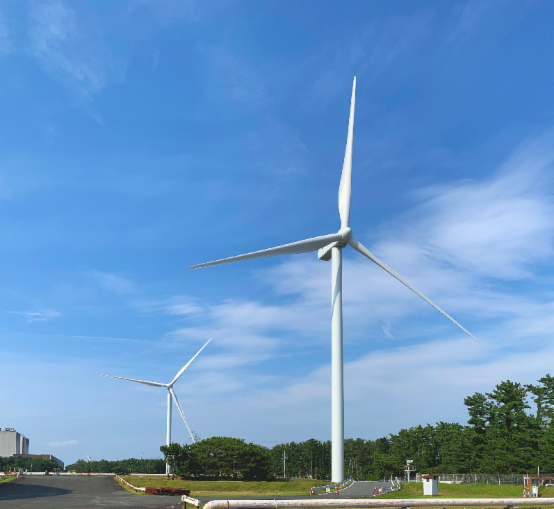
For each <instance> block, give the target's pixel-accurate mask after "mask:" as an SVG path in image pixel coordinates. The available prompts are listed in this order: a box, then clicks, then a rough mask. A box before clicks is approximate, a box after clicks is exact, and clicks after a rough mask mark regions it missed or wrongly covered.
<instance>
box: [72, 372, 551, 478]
mask: <svg viewBox="0 0 554 509" xmlns="http://www.w3.org/2000/svg"><path fill="white" fill-rule="evenodd" d="M531 403H534V407H533V411H531V410H532V409H531ZM464 404H465V406H466V407H467V409H468V413H469V419H468V422H467V424H466V425H462V424H458V423H448V422H438V423H436V424H435V425H434V426H433V425H430V424H427V425H425V426H421V425H420V426H415V427H412V428H409V429H402V430H400V431H399V432H398V433H396V434H390V435H389V436H387V437H382V438H378V439H376V440H363V439H361V438H358V439H347V440H345V444H344V453H345V454H344V455H345V458H344V459H345V475H346V476H352V477H353V478H355V479H359V480H376V479H383V478H385V477H389V476H391V475H392V476H402V475H403V474H404V466H405V465H406V460H407V459H411V460H413V462H414V465H415V469H416V471H417V472H424V473H437V474H440V473H450V474H454V473H457V474H468V473H475V474H479V473H494V474H512V473H514V474H515V473H527V472H535V471H536V470H537V467H540V469H541V471H542V472H554V377H551V376H550V375H546V376H544V377H542V378H541V379H540V380H538V382H537V384H534V385H533V384H530V385H522V384H519V383H516V382H511V381H510V380H508V381H506V382H501V383H500V384H498V385H497V386H496V387H495V388H494V390H493V391H492V392H490V393H479V392H477V393H475V394H473V395H472V396H468V397H466V398H465V399H464ZM160 450H161V451H162V453H163V454H164V457H165V460H167V462H168V463H169V464H170V465H171V466H172V468H173V471H174V472H175V473H176V474H177V475H180V476H183V477H189V478H198V477H201V478H213V479H215V478H236V479H244V480H263V479H271V478H281V477H283V475H284V476H285V477H312V478H314V479H329V478H330V476H331V442H330V441H327V442H321V441H319V440H315V439H310V440H306V441H305V442H290V443H286V444H279V445H276V446H274V447H272V448H267V447H263V446H261V445H257V444H250V443H247V442H245V441H244V440H242V439H237V438H229V437H212V438H208V439H206V440H200V441H198V442H197V443H196V444H193V445H179V444H176V443H174V444H171V445H170V446H162V447H161V448H160ZM283 455H284V456H285V457H284V458H283ZM283 460H285V461H283ZM141 461H142V462H143V463H138V462H141ZM144 462H146V463H144ZM147 462H150V463H147ZM284 463H285V465H286V467H285V468H286V470H285V471H283V467H284ZM75 465H77V467H76V468H75ZM75 465H71V466H70V467H67V468H68V469H70V468H71V467H74V468H73V469H75V470H77V471H82V472H87V471H90V472H102V471H104V472H106V471H109V472H119V473H125V472H129V471H133V472H143V473H164V472H165V465H164V460H123V461H120V462H107V461H104V460H102V461H91V462H90V463H89V462H85V461H82V460H81V461H80V462H77V463H76V464H75ZM79 468H80V469H81V470H79ZM87 469H90V470H87Z"/></svg>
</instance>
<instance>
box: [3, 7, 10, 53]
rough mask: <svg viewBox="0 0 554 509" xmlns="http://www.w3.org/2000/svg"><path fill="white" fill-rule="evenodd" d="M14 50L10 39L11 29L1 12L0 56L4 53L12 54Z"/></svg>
mask: <svg viewBox="0 0 554 509" xmlns="http://www.w3.org/2000/svg"><path fill="white" fill-rule="evenodd" d="M11 50H12V42H11V39H10V29H9V28H8V22H7V20H6V18H5V17H4V15H3V14H2V13H1V12H0V55H1V54H2V53H10V52H11Z"/></svg>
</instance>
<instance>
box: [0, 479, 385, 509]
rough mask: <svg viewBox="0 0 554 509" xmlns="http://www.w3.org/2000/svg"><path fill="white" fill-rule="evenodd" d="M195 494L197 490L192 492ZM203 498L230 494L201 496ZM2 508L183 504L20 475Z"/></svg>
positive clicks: (361, 486)
mask: <svg viewBox="0 0 554 509" xmlns="http://www.w3.org/2000/svg"><path fill="white" fill-rule="evenodd" d="M375 486H377V487H378V486H383V487H385V486H390V483H376V482H369V481H360V482H355V483H354V484H352V485H351V486H349V487H347V488H345V489H343V490H340V494H339V495H335V494H334V493H333V494H325V495H314V496H312V497H310V495H305V496H291V497H232V498H234V499H244V498H257V499H270V500H274V499H276V498H279V499H289V500H291V499H299V498H313V499H318V498H359V497H368V496H371V494H372V493H373V489H374V488H375ZM193 496H194V493H193ZM199 498H200V499H201V500H202V501H208V500H216V499H223V500H227V499H230V498H231V497H199ZM0 507H1V508H2V509H93V508H94V509H95V508H99V507H102V509H117V508H123V507H127V508H135V509H170V508H175V509H176V508H178V507H182V505H181V502H180V497H159V496H149V495H132V494H130V493H127V492H126V491H125V490H124V489H123V488H122V487H121V486H120V485H119V484H118V483H117V482H116V481H115V480H114V479H113V478H112V477H65V476H64V477H59V476H50V477H43V476H36V477H29V476H27V477H20V478H19V479H16V480H14V481H11V482H7V483H2V484H0Z"/></svg>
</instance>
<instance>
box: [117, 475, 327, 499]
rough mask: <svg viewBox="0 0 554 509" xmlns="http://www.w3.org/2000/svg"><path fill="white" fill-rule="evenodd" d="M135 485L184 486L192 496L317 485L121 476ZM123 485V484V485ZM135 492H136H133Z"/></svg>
mask: <svg viewBox="0 0 554 509" xmlns="http://www.w3.org/2000/svg"><path fill="white" fill-rule="evenodd" d="M122 477H123V479H125V480H126V481H127V482H129V483H131V484H132V485H133V486H137V487H141V488H142V487H152V488H184V489H187V490H190V494H191V496H192V497H194V496H197V497H205V496H219V497H225V496H229V497H237V496H248V497H255V496H260V495H263V496H270V495H280V496H287V495H309V494H310V488H311V487H312V486H317V485H318V483H320V482H321V481H318V480H317V479H290V480H289V481H268V482H263V481H261V482H249V481H188V480H186V481H182V480H177V479H176V480H175V481H168V480H167V478H165V477H135V476H122ZM123 486H124V485H123ZM135 493H136V492H135Z"/></svg>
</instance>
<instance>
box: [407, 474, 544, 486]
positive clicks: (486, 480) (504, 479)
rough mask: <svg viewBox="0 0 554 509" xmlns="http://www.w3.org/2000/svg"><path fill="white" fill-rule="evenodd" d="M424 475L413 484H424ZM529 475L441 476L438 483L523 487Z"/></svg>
mask: <svg viewBox="0 0 554 509" xmlns="http://www.w3.org/2000/svg"><path fill="white" fill-rule="evenodd" d="M422 475H425V474H416V475H415V476H412V479H411V480H412V482H422V480H421V476H422ZM529 475H530V476H533V475H534V474H532V473H531V474H440V475H439V477H438V481H439V482H442V483H449V484H514V485H521V486H523V478H524V477H526V476H529ZM414 477H415V479H414ZM540 477H554V474H542V473H541V475H540ZM404 482H407V481H406V480H405V481H404Z"/></svg>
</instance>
